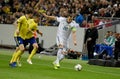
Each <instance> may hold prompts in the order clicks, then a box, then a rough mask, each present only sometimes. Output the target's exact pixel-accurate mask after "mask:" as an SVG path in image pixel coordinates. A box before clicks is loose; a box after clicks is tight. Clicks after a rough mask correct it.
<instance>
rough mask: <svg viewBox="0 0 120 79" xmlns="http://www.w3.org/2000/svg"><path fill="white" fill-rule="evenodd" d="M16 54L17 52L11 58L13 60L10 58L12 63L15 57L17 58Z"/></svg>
mask: <svg viewBox="0 0 120 79" xmlns="http://www.w3.org/2000/svg"><path fill="white" fill-rule="evenodd" d="M15 55H16V52H14V53H13V55H12V58H11V60H10V63H12V62H13V60H14V58H15Z"/></svg>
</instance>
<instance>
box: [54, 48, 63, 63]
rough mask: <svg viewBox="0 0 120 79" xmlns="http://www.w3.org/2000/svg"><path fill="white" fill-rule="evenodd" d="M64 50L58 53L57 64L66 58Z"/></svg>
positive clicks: (59, 50)
mask: <svg viewBox="0 0 120 79" xmlns="http://www.w3.org/2000/svg"><path fill="white" fill-rule="evenodd" d="M62 51H63V50H62V49H61V48H60V49H58V52H57V59H56V61H55V63H56V64H59V63H60V61H61V60H62V59H63V58H64V55H63V54H62Z"/></svg>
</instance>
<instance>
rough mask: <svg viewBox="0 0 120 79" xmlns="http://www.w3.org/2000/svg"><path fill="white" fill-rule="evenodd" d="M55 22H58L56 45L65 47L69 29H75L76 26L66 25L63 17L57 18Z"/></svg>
mask: <svg viewBox="0 0 120 79" xmlns="http://www.w3.org/2000/svg"><path fill="white" fill-rule="evenodd" d="M57 21H58V22H59V26H58V30H57V43H58V44H59V43H61V44H63V45H66V44H67V41H68V39H69V36H70V34H71V31H72V29H71V28H72V27H76V25H75V23H74V22H71V23H67V21H66V18H64V17H57Z"/></svg>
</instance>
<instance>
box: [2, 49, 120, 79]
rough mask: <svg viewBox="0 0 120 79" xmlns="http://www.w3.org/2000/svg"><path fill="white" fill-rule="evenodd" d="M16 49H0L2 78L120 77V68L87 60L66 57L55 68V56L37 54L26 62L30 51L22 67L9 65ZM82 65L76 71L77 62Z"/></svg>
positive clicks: (94, 78) (24, 58)
mask: <svg viewBox="0 0 120 79" xmlns="http://www.w3.org/2000/svg"><path fill="white" fill-rule="evenodd" d="M13 51H14V50H5V49H0V79H120V68H114V67H103V66H95V65H89V64H87V61H83V60H79V59H78V60H73V59H64V60H63V61H62V62H61V67H60V69H58V70H54V68H53V65H52V62H53V61H54V60H55V58H56V57H55V56H46V55H41V57H40V58H39V54H36V55H35V56H34V57H33V60H32V61H33V64H32V65H30V64H28V63H27V62H26V59H27V57H28V53H27V52H25V53H24V54H23V55H22V58H21V62H22V67H16V68H11V67H9V65H8V64H9V60H10V58H11V56H12V53H13ZM78 63H79V64H81V65H82V67H83V68H82V70H81V71H75V70H74V66H75V65H76V64H78Z"/></svg>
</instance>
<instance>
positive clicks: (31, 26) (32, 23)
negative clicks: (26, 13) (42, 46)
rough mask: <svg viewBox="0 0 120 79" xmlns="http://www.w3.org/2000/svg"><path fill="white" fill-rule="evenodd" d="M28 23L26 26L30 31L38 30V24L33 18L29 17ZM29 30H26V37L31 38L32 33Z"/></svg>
mask: <svg viewBox="0 0 120 79" xmlns="http://www.w3.org/2000/svg"><path fill="white" fill-rule="evenodd" d="M28 24H29V27H28V28H29V29H30V30H31V31H36V30H38V24H37V23H36V22H35V21H34V19H29V20H28ZM31 31H28V33H27V34H26V39H29V38H31V37H33V36H34V33H33V32H31Z"/></svg>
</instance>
